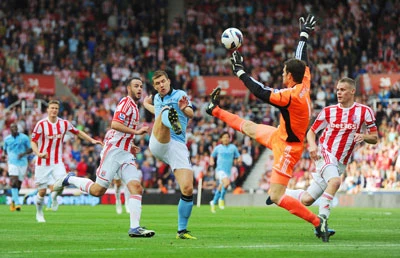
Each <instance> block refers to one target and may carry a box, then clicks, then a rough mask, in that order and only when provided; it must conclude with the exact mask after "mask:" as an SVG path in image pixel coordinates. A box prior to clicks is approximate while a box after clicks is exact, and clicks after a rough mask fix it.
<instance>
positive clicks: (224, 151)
mask: <svg viewBox="0 0 400 258" xmlns="http://www.w3.org/2000/svg"><path fill="white" fill-rule="evenodd" d="M211 156H212V157H213V158H217V167H216V171H221V170H222V171H224V172H225V173H226V174H227V175H228V176H229V175H230V174H231V169H232V166H233V160H234V159H237V158H239V156H240V154H239V150H238V148H237V147H236V146H235V145H233V144H232V143H231V144H228V145H223V144H219V145H217V146H216V147H215V148H214V150H213V152H212V153H211Z"/></svg>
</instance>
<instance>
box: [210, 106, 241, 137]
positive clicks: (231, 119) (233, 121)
mask: <svg viewBox="0 0 400 258" xmlns="http://www.w3.org/2000/svg"><path fill="white" fill-rule="evenodd" d="M212 114H213V116H215V117H216V118H219V119H220V120H222V121H224V122H225V123H226V124H227V125H229V126H230V127H232V128H233V129H235V130H236V131H239V132H241V131H242V125H243V123H244V122H245V121H246V120H245V119H243V118H241V117H239V116H238V115H235V114H232V113H230V112H228V111H225V110H223V109H221V108H219V107H218V106H217V107H215V108H214V110H213V112H212Z"/></svg>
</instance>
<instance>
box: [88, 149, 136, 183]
mask: <svg viewBox="0 0 400 258" xmlns="http://www.w3.org/2000/svg"><path fill="white" fill-rule="evenodd" d="M100 156H101V161H100V166H99V167H98V168H97V171H96V176H97V177H96V183H97V184H99V185H101V186H102V187H105V188H108V187H109V186H110V184H111V182H112V180H113V179H114V178H120V179H121V180H122V182H123V183H124V184H125V185H126V184H128V182H129V181H132V180H136V181H139V182H140V181H141V180H142V172H141V171H140V170H138V169H137V167H136V162H135V157H134V156H133V155H132V153H130V152H128V151H124V150H123V149H121V148H117V147H115V146H112V145H108V146H104V148H103V150H102V152H101V154H100Z"/></svg>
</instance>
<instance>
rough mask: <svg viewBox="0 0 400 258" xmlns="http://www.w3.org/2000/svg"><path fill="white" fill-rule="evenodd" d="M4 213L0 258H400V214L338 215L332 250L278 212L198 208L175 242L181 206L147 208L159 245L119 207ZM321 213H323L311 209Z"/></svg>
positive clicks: (337, 211) (145, 219)
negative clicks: (134, 228) (138, 233)
mask: <svg viewBox="0 0 400 258" xmlns="http://www.w3.org/2000/svg"><path fill="white" fill-rule="evenodd" d="M8 208H9V207H8V206H6V205H1V206H0V214H1V216H0V218H1V227H0V250H1V251H0V257H180V258H187V257H236V258H239V257H252V258H254V257H307V258H313V257H323V258H328V257H336V258H337V257H363V258H364V257H400V209H370V208H339V207H336V208H334V209H333V210H332V214H331V218H330V221H329V226H330V228H333V229H335V230H336V235H335V236H332V237H331V239H330V242H329V243H323V242H322V241H321V240H320V239H318V238H316V237H315V236H314V233H313V228H312V225H311V224H309V223H306V222H304V221H302V220H301V219H299V218H297V217H295V216H293V215H291V214H289V213H288V212H287V211H285V210H283V209H281V208H278V207H274V206H273V207H226V209H225V210H219V209H218V208H217V213H216V214H212V213H211V212H210V210H209V207H208V206H206V205H204V206H202V207H200V208H199V207H196V206H195V207H193V212H192V217H191V220H190V222H189V228H188V229H189V230H190V231H191V232H192V233H193V235H194V236H196V237H197V238H198V240H181V239H179V240H177V239H175V235H176V228H177V206H174V205H173V206H172V205H144V206H143V212H142V219H141V224H142V226H146V227H147V228H149V229H154V230H155V231H156V235H155V236H154V237H153V238H130V237H129V236H128V234H127V232H128V229H129V214H126V213H124V214H121V215H117V214H116V212H115V206H113V205H99V206H93V207H92V206H60V208H59V210H58V211H57V212H51V211H47V212H45V218H46V221H47V222H46V223H37V222H36V220H35V212H36V211H35V206H33V205H30V206H23V209H22V211H21V212H10V211H9V210H8ZM311 209H312V210H313V211H314V212H316V211H317V207H312V208H311Z"/></svg>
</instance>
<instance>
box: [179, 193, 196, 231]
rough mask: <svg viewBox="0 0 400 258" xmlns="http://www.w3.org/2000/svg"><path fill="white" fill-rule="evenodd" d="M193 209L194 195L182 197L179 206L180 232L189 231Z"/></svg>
mask: <svg viewBox="0 0 400 258" xmlns="http://www.w3.org/2000/svg"><path fill="white" fill-rule="evenodd" d="M192 208H193V195H191V196H186V195H181V199H180V200H179V204H178V231H181V230H184V229H187V225H188V222H189V217H190V215H191V213H192Z"/></svg>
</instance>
